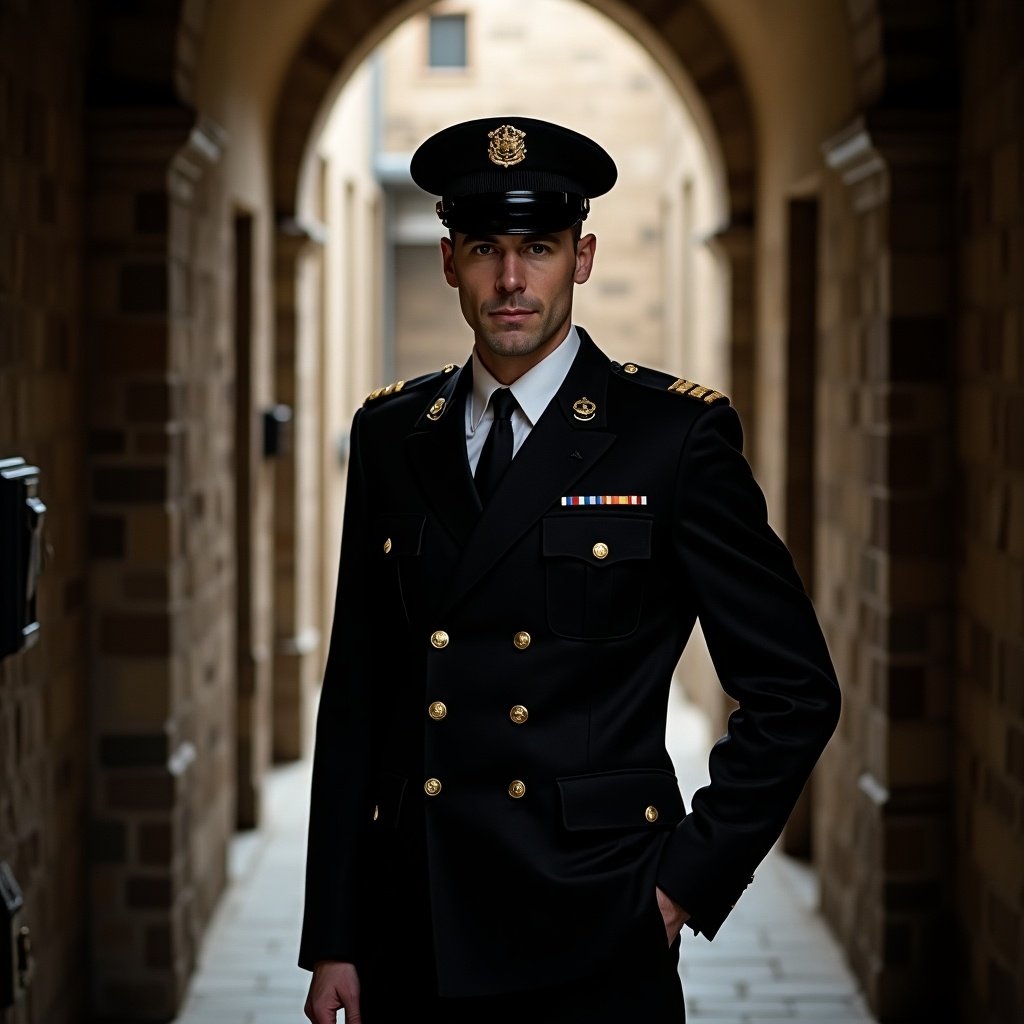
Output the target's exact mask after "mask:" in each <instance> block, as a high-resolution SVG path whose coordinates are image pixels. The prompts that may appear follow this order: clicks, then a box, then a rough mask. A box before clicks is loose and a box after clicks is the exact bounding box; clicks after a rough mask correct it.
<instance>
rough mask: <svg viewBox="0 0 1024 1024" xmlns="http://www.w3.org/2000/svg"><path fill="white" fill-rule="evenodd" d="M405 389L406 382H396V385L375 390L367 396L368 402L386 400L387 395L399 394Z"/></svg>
mask: <svg viewBox="0 0 1024 1024" xmlns="http://www.w3.org/2000/svg"><path fill="white" fill-rule="evenodd" d="M404 387H405V381H404V380H396V381H395V382H394V384H388V386H387V387H384V388H374V390H373V391H371V392H370V393H369V394H368V395H367V396H366V401H368V402H372V401H374V400H375V399H377V398H384V397H386V396H387V395H394V394H397V393H398V392H399V391H401V390H402V388H404Z"/></svg>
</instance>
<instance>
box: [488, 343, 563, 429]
mask: <svg viewBox="0 0 1024 1024" xmlns="http://www.w3.org/2000/svg"><path fill="white" fill-rule="evenodd" d="M579 348H580V336H579V333H578V332H577V330H576V326H575V325H572V326H571V327H570V328H569V333H568V334H567V335H566V336H565V340H564V341H562V343H561V344H560V345H559V346H558V347H557V348H556V349H555V350H554V351H553V352H549V353H548V354H547V355H546V356H545V357H544V358H543V359H542V360H541V361H540V362H539V363H538V364H537V365H536V366H532V367H530V369H529V370H527V371H526V373H524V374H523V375H522V377H520V378H519V379H518V380H516V381H513V382H512V384H511V385H510V386H509V390H510V391H511V392H512V394H513V396H514V397H515V400H516V401H517V402H518V403H519V408H520V409H522V411H523V415H524V416H525V417H526V418H527V419H528V420H529V421H530V426H531V427H533V426H534V425H536V423H537V420H539V419H540V417H541V413H543V412H544V410H545V409H546V408H547V407H548V403H549V402H550V401H551V399H552V398H554V397H555V394H556V393H557V392H558V389H559V388H560V387H561V385H562V381H563V380H565V375H566V374H567V373H568V372H569V367H570V366H572V361H573V360H574V359H575V358H576V353H577V352H578V351H579ZM502 386H503V385H502V384H500V383H499V382H498V381H496V380H495V379H494V377H492V376H491V373H490V371H489V370H488V369H487V367H486V366H484V364H483V363H482V362H481V361H480V359H479V357H478V356H477V354H476V349H474V350H473V404H472V409H471V412H470V429H471V430H472V431H475V430H476V429H477V427H479V426H480V421H481V420H482V419H483V416H484V412H486V410H487V403H488V402H489V401H490V400H491V395H492V394H494V392H495V391H497V390H498V388H500V387H502Z"/></svg>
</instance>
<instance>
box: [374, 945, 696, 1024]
mask: <svg viewBox="0 0 1024 1024" xmlns="http://www.w3.org/2000/svg"><path fill="white" fill-rule="evenodd" d="M407 955H408V956H409V957H411V958H414V960H417V958H418V960H417V962H418V963H419V964H421V965H422V968H423V969H422V970H418V969H416V967H415V965H414V966H413V972H412V977H410V976H408V975H406V976H405V977H402V978H401V979H398V978H395V977H394V976H392V977H387V976H376V975H375V973H374V972H372V971H371V972H370V973H369V974H367V972H365V971H364V972H363V976H362V982H363V995H362V1010H363V1016H364V1018H365V1024H420V1022H421V1021H422V1022H423V1024H427V1022H428V1021H429V1022H431V1024H433V1022H434V1021H439V1022H443V1024H624V1022H628V1024H684V1022H685V1020H686V1009H685V1007H684V1004H683V990H682V985H681V983H680V981H679V971H678V961H679V940H678V939H677V940H676V943H675V945H674V946H673V948H672V950H671V951H666V956H665V957H664V958H661V959H660V961H659V962H658V963H657V964H644V963H622V964H613V965H610V966H608V967H607V968H605V969H603V970H601V971H600V972H598V973H595V974H594V975H592V976H590V977H587V978H581V979H577V980H575V981H572V982H567V983H566V984H564V985H558V986H556V987H554V988H545V989H536V990H532V991H527V992H512V993H505V994H501V995H494V996H487V997H483V998H468V999H445V998H441V997H440V996H438V995H437V991H436V987H435V985H434V983H433V957H432V956H431V955H430V952H429V951H428V950H423V949H422V948H416V947H413V946H410V947H409V948H408V954H407ZM403 973H404V972H403Z"/></svg>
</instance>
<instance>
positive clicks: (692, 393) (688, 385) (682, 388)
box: [668, 377, 728, 405]
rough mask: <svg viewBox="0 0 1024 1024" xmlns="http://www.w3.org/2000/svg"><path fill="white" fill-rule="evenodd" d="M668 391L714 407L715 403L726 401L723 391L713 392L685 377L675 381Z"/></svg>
mask: <svg viewBox="0 0 1024 1024" xmlns="http://www.w3.org/2000/svg"><path fill="white" fill-rule="evenodd" d="M668 389H669V391H674V392H675V393H676V394H677V395H688V396H689V397H690V398H699V399H701V400H702V401H704V402H706V403H707V404H708V405H714V404H715V402H720V401H722V400H723V399H725V395H723V394H722V392H721V391H712V390H711V388H706V387H704V386H703V385H701V384H697V383H695V382H694V381H692V380H686V379H685V378H684V377H679V378H678V379H677V380H674V381H673V382H672V383H671V384H669V386H668ZM726 401H728V399H726Z"/></svg>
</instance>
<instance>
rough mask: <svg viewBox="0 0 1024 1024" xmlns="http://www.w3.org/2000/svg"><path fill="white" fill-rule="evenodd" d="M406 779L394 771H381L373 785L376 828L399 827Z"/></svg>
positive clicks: (374, 822)
mask: <svg viewBox="0 0 1024 1024" xmlns="http://www.w3.org/2000/svg"><path fill="white" fill-rule="evenodd" d="M405 786H406V779H405V778H404V776H401V775H395V774H394V773H392V772H381V774H380V776H379V777H378V778H377V782H376V784H375V786H374V787H373V827H374V829H394V828H398V823H399V821H400V820H401V817H402V799H403V798H404V796H405Z"/></svg>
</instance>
